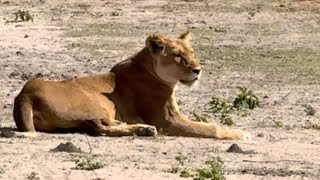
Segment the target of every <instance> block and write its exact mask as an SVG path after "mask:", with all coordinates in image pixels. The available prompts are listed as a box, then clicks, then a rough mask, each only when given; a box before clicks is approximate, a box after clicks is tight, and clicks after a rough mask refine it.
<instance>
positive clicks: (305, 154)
mask: <svg viewBox="0 0 320 180" xmlns="http://www.w3.org/2000/svg"><path fill="white" fill-rule="evenodd" d="M22 9H25V10H29V12H30V14H31V15H32V16H33V22H13V20H14V19H15V15H14V13H15V12H17V11H18V10H22ZM0 17H1V18H0V77H1V78H0V83H1V88H0V109H1V110H0V127H1V131H5V130H7V129H8V128H14V127H15V125H14V123H13V118H12V104H13V99H14V97H15V96H16V95H17V94H18V92H19V91H20V90H21V88H22V86H23V84H24V83H25V82H26V81H27V80H28V79H30V78H32V77H35V76H36V77H41V78H44V79H52V80H53V79H54V80H59V79H63V78H68V77H74V76H84V75H90V74H97V73H104V72H107V71H108V70H109V69H110V67H112V66H113V65H114V64H115V63H117V62H119V61H121V60H124V59H125V58H127V57H130V56H132V55H133V54H134V53H136V52H138V51H139V50H140V49H141V48H142V47H143V46H144V40H145V38H146V37H147V36H148V35H149V34H151V33H153V32H156V31H159V32H162V33H165V34H168V35H170V36H174V35H178V34H180V33H182V32H183V31H185V30H186V29H189V30H190V31H191V32H192V33H193V39H192V45H193V47H194V49H195V53H196V54H197V56H198V58H199V59H200V60H201V63H202V64H203V68H204V73H203V78H202V79H201V83H200V84H199V86H198V87H197V88H193V89H188V88H185V87H183V86H180V89H179V90H178V99H179V104H180V106H181V109H182V111H183V112H184V113H186V114H189V115H191V114H190V113H191V112H193V111H195V112H197V113H198V114H205V113H206V114H209V115H210V116H211V118H210V120H212V121H219V120H218V119H217V118H215V116H214V115H212V114H210V112H208V110H207V104H208V102H209V101H210V98H211V97H213V96H216V97H225V98H228V99H234V97H235V96H236V94H237V89H236V87H237V86H246V87H249V88H250V89H252V90H253V91H254V92H255V93H256V94H257V96H258V97H259V98H260V100H261V103H262V104H261V107H260V108H258V109H255V110H253V111H250V113H249V114H248V115H247V116H241V115H240V114H237V113H235V114H233V115H232V117H233V119H234V122H235V123H236V124H235V125H233V126H234V127H237V128H241V129H244V130H246V131H249V132H251V133H252V135H253V140H252V141H237V142H236V143H237V144H238V145H239V146H240V147H241V148H242V149H243V150H252V151H254V153H252V154H232V153H231V154H230V153H227V152H226V151H225V150H226V149H227V148H228V147H229V146H230V145H231V144H232V143H234V142H232V141H216V140H212V139H196V138H182V137H165V136H159V137H156V138H136V137H122V138H109V137H92V136H87V135H84V134H45V133H40V136H39V137H38V138H36V139H28V138H16V137H12V138H5V137H0V179H27V178H29V179H31V178H32V175H34V179H36V178H37V177H38V178H40V179H47V180H50V179H54V180H56V179H70V180H73V179H77V180H80V179H97V178H102V179H137V180H140V179H149V180H150V179H152V180H153V179H180V177H179V173H170V169H172V168H174V167H177V166H178V162H177V161H176V160H175V157H186V162H185V167H187V168H188V169H189V170H190V171H193V170H195V169H197V168H200V167H204V166H205V164H204V162H205V161H206V160H208V159H210V157H212V156H213V157H216V156H220V157H221V158H222V159H223V161H224V162H225V163H224V167H223V170H224V172H225V174H226V175H225V176H226V178H227V179H243V180H246V179H318V178H319V177H320V155H319V149H320V131H319V130H316V127H317V125H319V126H320V121H319V118H320V104H319V102H320V84H319V82H320V3H319V1H317V0H314V1H311V0H310V1H304V0H279V1H278V0H269V1H263V0H237V1H224V0H217V1H209V0H207V1H206V0H184V1H178V0H173V1H171V0H170V1H169V0H167V1H156V0H150V1H140V0H132V1H127V0H123V1H109V0H69V1H64V0H53V1H49V0H28V1H26V0H8V1H6V0H0ZM307 104H309V105H311V106H312V107H313V108H315V110H316V111H318V112H317V113H316V114H315V115H314V116H307V115H306V112H305V111H304V110H305V106H306V105H307ZM274 122H282V124H283V126H282V127H280V126H277V125H276V123H274ZM308 122H310V123H312V124H313V125H314V126H313V127H314V128H312V127H311V125H310V123H308ZM319 126H318V127H319ZM318 129H319V128H318ZM66 142H72V143H73V144H74V145H75V146H76V147H79V148H81V150H83V151H84V152H86V153H90V152H91V153H90V154H94V155H95V157H94V159H95V160H96V161H99V162H101V163H103V164H104V165H105V166H104V167H103V168H102V169H97V170H95V171H86V170H77V169H75V167H76V164H75V162H74V161H72V159H73V158H72V157H73V155H71V154H69V153H67V152H51V151H50V150H51V149H53V148H55V147H57V146H58V145H59V144H60V143H66ZM90 154H89V155H90ZM85 156H86V155H85Z"/></svg>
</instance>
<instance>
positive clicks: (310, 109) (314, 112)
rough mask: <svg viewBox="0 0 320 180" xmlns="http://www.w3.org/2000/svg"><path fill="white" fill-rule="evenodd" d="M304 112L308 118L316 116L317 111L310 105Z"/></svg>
mask: <svg viewBox="0 0 320 180" xmlns="http://www.w3.org/2000/svg"><path fill="white" fill-rule="evenodd" d="M304 112H306V113H307V116H314V115H315V114H316V112H317V111H316V110H315V109H314V108H313V107H312V106H311V105H310V104H308V105H306V108H305V110H304Z"/></svg>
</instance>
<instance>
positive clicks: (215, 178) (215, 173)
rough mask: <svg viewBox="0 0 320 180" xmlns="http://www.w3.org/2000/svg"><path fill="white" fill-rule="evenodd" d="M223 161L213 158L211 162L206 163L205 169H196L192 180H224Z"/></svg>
mask: <svg viewBox="0 0 320 180" xmlns="http://www.w3.org/2000/svg"><path fill="white" fill-rule="evenodd" d="M223 163H224V162H223V161H222V159H221V158H220V157H214V158H212V160H209V161H206V165H207V167H204V168H201V169H197V173H196V174H194V175H193V180H205V179H211V180H224V179H226V178H225V177H224V172H223V170H222V168H223Z"/></svg>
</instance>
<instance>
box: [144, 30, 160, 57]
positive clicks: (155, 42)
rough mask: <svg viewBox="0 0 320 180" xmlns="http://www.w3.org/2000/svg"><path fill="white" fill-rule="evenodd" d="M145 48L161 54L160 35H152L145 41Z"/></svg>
mask: <svg viewBox="0 0 320 180" xmlns="http://www.w3.org/2000/svg"><path fill="white" fill-rule="evenodd" d="M146 46H147V47H148V48H149V49H151V50H152V52H153V53H157V52H162V51H163V49H164V46H163V38H162V35H160V34H157V33H155V34H153V35H151V36H149V37H148V38H147V39H146Z"/></svg>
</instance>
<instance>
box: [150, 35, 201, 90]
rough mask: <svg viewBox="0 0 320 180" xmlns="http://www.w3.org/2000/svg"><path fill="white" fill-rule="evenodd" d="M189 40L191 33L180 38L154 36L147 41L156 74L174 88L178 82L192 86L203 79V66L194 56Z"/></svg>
mask: <svg viewBox="0 0 320 180" xmlns="http://www.w3.org/2000/svg"><path fill="white" fill-rule="evenodd" d="M189 40H190V33H189V32H186V33H184V34H182V35H181V36H179V37H178V38H169V37H166V36H163V35H160V34H153V35H151V36H149V37H148V38H147V39H146V46H147V47H148V49H149V51H150V53H151V56H152V58H153V61H154V62H153V66H154V71H155V73H156V74H157V76H159V77H160V78H161V79H162V80H163V81H165V82H167V83H168V84H170V85H172V86H175V85H176V84H177V83H178V82H181V83H182V84H184V85H187V86H191V85H193V84H195V83H196V82H197V81H198V80H199V78H200V77H201V66H200V63H199V61H198V60H197V59H196V58H195V56H194V53H193V49H192V47H191V46H190V44H189Z"/></svg>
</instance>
